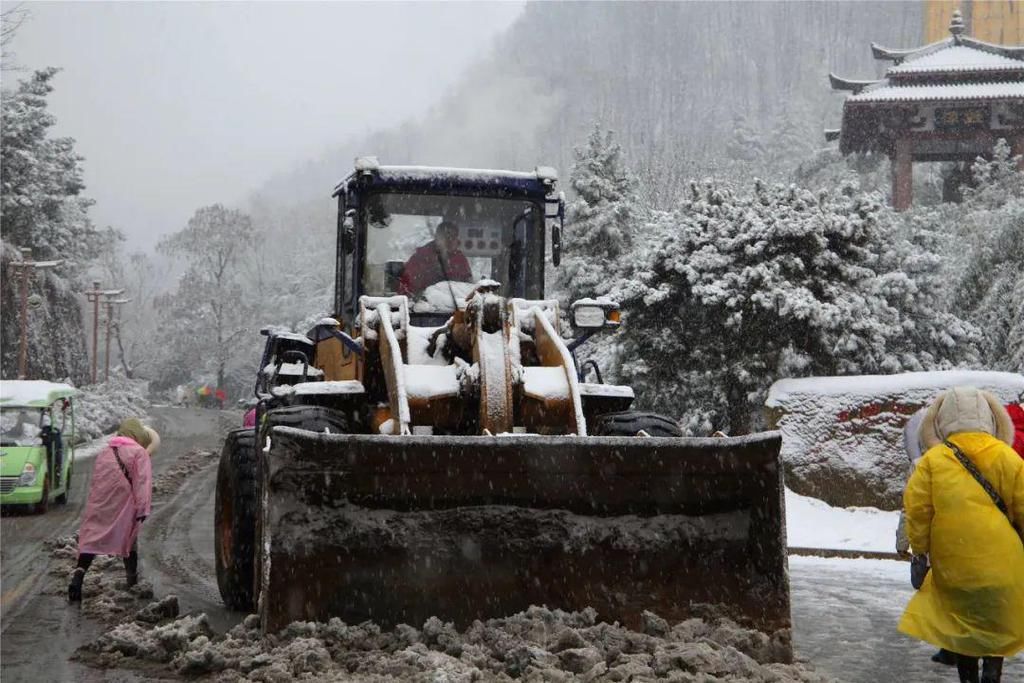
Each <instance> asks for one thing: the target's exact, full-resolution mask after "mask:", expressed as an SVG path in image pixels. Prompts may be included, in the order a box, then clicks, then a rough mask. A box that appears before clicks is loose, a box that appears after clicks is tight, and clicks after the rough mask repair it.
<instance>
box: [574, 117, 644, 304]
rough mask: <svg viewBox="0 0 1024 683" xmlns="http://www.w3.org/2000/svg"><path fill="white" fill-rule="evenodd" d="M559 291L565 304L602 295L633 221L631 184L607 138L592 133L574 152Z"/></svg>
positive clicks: (627, 247) (626, 247)
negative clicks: (583, 144)
mask: <svg viewBox="0 0 1024 683" xmlns="http://www.w3.org/2000/svg"><path fill="white" fill-rule="evenodd" d="M575 154H576V163H575V164H573V167H572V173H571V174H570V176H569V184H570V186H571V187H572V190H573V193H574V195H575V196H574V198H573V200H572V201H571V203H570V204H569V207H568V221H567V224H566V229H565V232H566V234H565V239H564V242H563V243H564V256H563V258H562V265H561V268H560V270H559V288H560V290H561V291H562V293H563V294H564V296H565V298H566V299H567V300H569V301H573V300H575V299H579V298H582V297H593V296H601V295H605V294H607V293H608V292H609V290H610V289H611V288H612V286H613V285H614V282H615V277H616V276H617V274H618V272H619V268H620V262H621V261H622V260H623V256H624V255H625V254H627V253H628V252H629V250H630V248H631V245H632V242H633V230H634V223H635V222H636V221H637V220H638V214H639V209H638V204H637V198H636V180H635V179H634V177H633V176H632V174H631V173H630V172H629V171H628V169H627V168H626V166H625V164H624V162H623V158H622V149H621V148H620V147H619V145H618V144H616V142H615V140H614V136H613V134H612V133H611V132H602V131H601V130H600V129H599V128H597V127H595V128H594V130H593V132H592V133H591V134H590V137H589V138H588V139H587V144H586V146H585V147H583V148H577V149H576V152H575Z"/></svg>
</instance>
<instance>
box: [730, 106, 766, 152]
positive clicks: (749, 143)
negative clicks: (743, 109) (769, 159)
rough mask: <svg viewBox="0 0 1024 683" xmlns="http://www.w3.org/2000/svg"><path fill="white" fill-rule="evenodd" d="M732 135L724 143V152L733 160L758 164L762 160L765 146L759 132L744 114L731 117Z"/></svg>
mask: <svg viewBox="0 0 1024 683" xmlns="http://www.w3.org/2000/svg"><path fill="white" fill-rule="evenodd" d="M732 127H733V131H732V137H731V138H730V139H729V141H728V142H727V143H726V145H725V154H726V156H727V157H729V158H730V159H732V160H734V161H744V162H749V163H753V164H760V163H761V162H763V160H764V156H765V148H764V143H763V142H761V133H760V132H759V131H758V130H757V128H756V127H755V126H754V125H753V124H752V123H751V122H750V119H748V118H747V116H745V115H744V114H737V115H736V117H735V118H733V124H732Z"/></svg>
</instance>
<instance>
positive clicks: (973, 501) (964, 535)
mask: <svg viewBox="0 0 1024 683" xmlns="http://www.w3.org/2000/svg"><path fill="white" fill-rule="evenodd" d="M919 435H920V439H921V444H922V446H923V447H924V448H925V453H924V456H923V457H922V458H921V460H920V462H918V464H917V467H916V468H915V469H914V472H913V473H912V474H911V476H910V481H908V482H907V487H906V490H905V491H904V494H903V507H904V509H905V510H906V516H907V535H908V536H909V538H910V545H911V548H912V550H913V552H914V555H915V561H919V560H920V561H921V562H920V564H919V565H918V566H920V567H926V566H929V565H930V570H928V571H927V574H926V575H925V576H924V577H923V580H922V582H921V583H920V588H919V590H918V592H917V593H915V594H914V596H913V597H912V598H911V600H910V603H909V604H908V605H907V608H906V611H905V612H904V613H903V617H902V618H901V619H900V623H899V630H900V631H901V632H903V633H905V634H907V635H909V636H911V637H914V638H917V639H918V640H923V641H925V642H928V643H931V644H932V645H935V646H937V647H940V648H942V649H944V650H948V651H950V652H954V653H956V666H957V672H958V673H959V675H960V680H961V681H970V682H973V683H977V682H978V681H979V678H978V673H979V672H978V666H979V662H978V660H979V658H980V659H981V660H982V662H981V679H980V680H981V682H982V683H998V681H999V680H1000V679H1001V676H1002V667H1003V658H1004V657H1012V656H1014V655H1016V654H1017V653H1018V652H1020V651H1022V650H1024V608H1022V607H1024V542H1022V539H1021V536H1020V535H1019V532H1018V531H1017V528H1019V527H1020V526H1021V524H1022V523H1024V460H1021V458H1019V457H1018V456H1017V454H1016V453H1015V452H1014V450H1013V449H1012V448H1011V447H1010V446H1009V443H1010V442H1011V441H1012V440H1013V423H1012V422H1011V420H1010V416H1009V415H1008V414H1007V412H1006V409H1005V408H1003V406H1002V405H1001V404H1000V403H999V401H998V400H997V399H996V398H995V397H993V396H992V395H991V394H989V393H987V392H983V391H979V390H977V389H975V388H973V387H956V388H953V389H949V390H948V391H945V392H943V393H942V394H941V395H940V396H939V397H938V398H937V399H936V400H935V401H934V402H933V403H932V404H931V405H930V406H929V407H928V410H927V412H926V413H925V414H924V416H923V418H922V421H921V426H920V430H919ZM1000 506H1002V507H1000ZM1015 527H1017V528H1015ZM918 578H920V575H919V577H918Z"/></svg>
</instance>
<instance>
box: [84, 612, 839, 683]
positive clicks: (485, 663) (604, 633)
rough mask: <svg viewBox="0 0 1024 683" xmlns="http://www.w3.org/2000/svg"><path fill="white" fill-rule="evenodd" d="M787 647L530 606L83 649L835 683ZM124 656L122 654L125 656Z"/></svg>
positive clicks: (476, 676)
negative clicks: (459, 618) (457, 618)
mask: <svg viewBox="0 0 1024 683" xmlns="http://www.w3.org/2000/svg"><path fill="white" fill-rule="evenodd" d="M785 645H786V644H785V643H782V642H778V641H773V640H772V639H771V638H769V637H768V636H767V635H765V634H763V633H759V632H757V631H751V630H748V629H744V628H741V627H739V626H737V625H736V624H734V623H733V622H731V621H728V620H707V621H705V620H703V619H689V620H687V621H684V622H681V623H679V624H676V625H675V626H670V625H669V624H668V623H667V622H666V621H665V620H663V619H661V618H660V617H658V616H657V615H655V614H652V613H650V612H646V613H644V629H643V632H636V631H631V630H628V629H626V628H623V627H622V626H619V625H618V624H617V623H616V624H608V623H604V622H600V623H599V622H598V621H597V615H596V613H595V612H594V610H592V609H587V610H584V611H582V612H562V611H560V610H549V609H547V608H544V607H531V608H530V609H528V610H526V611H525V612H521V613H519V614H515V615H513V616H511V617H507V618H502V619H490V620H488V621H487V622H480V621H476V622H474V623H473V624H472V625H471V626H470V627H469V628H467V629H466V630H464V631H461V632H460V631H458V630H456V629H455V628H454V627H453V626H452V624H450V623H442V622H441V621H440V620H439V619H437V618H436V617H432V618H431V619H429V620H428V621H427V622H426V623H425V624H423V627H422V628H420V629H416V628H414V627H412V626H408V625H404V624H403V625H399V626H397V627H396V628H394V629H393V630H390V631H384V630H382V629H381V628H380V627H379V626H377V625H376V624H374V623H372V622H364V623H362V624H358V625H349V624H346V623H344V622H342V621H341V620H340V619H337V618H335V619H331V620H330V621H329V622H328V623H322V622H295V623H293V624H291V625H289V626H288V627H287V628H285V629H284V630H283V631H282V632H281V633H279V634H276V635H268V636H264V635H262V634H261V632H260V630H259V623H258V619H257V617H256V616H255V615H250V616H249V617H247V618H246V619H245V621H244V622H243V623H242V624H239V625H238V626H236V627H235V628H233V629H232V630H231V631H229V632H228V633H227V634H225V635H224V636H214V635H213V634H212V632H211V629H210V627H209V624H208V622H207V620H206V616H205V615H203V614H200V615H186V616H184V617H180V618H178V619H175V620H173V621H168V622H166V623H163V624H159V625H156V626H153V625H151V624H144V623H139V621H134V622H130V623H125V624H121V625H119V626H118V627H116V628H114V629H112V630H111V631H109V632H107V633H106V634H104V635H103V636H101V637H100V638H98V639H97V640H95V641H94V642H92V643H90V644H88V645H86V646H84V647H83V648H81V649H80V650H79V651H78V653H76V658H77V659H79V660H81V661H84V662H88V663H90V664H93V665H96V666H116V665H121V664H123V665H135V666H147V665H149V666H151V665H152V663H161V664H164V665H166V666H168V667H169V668H171V669H173V670H174V671H176V672H177V673H178V674H181V675H185V676H199V675H205V674H210V673H219V675H218V677H217V680H219V681H230V682H236V683H240V682H242V681H261V682H267V683H271V682H273V683H277V682H281V683H286V682H290V681H292V680H296V679H298V680H317V681H351V680H364V681H384V680H396V679H400V680H421V681H478V680H514V679H523V680H532V681H626V680H648V679H671V680H674V681H692V682H697V681H701V682H705V683H713V682H715V681H737V680H743V681H764V682H768V681H773V682H779V683H784V682H787V681H805V682H808V683H810V682H821V683H825V682H828V681H832V680H833V679H830V678H828V677H826V676H824V675H822V674H818V673H816V672H814V671H813V670H811V669H810V668H809V667H806V666H805V665H802V664H782V663H779V662H778V660H779V659H782V658H784V657H785V653H786V646H785ZM126 660H127V661H126Z"/></svg>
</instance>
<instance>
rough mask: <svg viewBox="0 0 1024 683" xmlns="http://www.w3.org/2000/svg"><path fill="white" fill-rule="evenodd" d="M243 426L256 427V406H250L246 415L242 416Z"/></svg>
mask: <svg viewBox="0 0 1024 683" xmlns="http://www.w3.org/2000/svg"><path fill="white" fill-rule="evenodd" d="M242 426H243V427H245V428H249V427H255V426H256V409H255V408H249V410H247V411H246V412H245V416H244V417H243V418H242Z"/></svg>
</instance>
